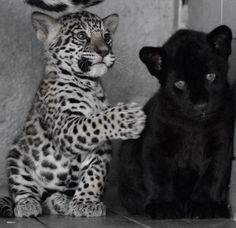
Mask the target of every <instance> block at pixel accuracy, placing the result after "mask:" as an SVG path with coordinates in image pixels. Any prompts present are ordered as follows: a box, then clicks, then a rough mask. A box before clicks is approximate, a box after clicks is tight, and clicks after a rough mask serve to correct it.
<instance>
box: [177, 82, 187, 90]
mask: <svg viewBox="0 0 236 228" xmlns="http://www.w3.org/2000/svg"><path fill="white" fill-rule="evenodd" d="M175 87H176V88H178V89H180V90H184V89H185V82H184V81H177V82H175Z"/></svg>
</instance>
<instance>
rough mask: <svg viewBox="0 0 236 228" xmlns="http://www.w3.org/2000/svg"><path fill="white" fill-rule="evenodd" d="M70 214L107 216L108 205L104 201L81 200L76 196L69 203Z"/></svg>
mask: <svg viewBox="0 0 236 228" xmlns="http://www.w3.org/2000/svg"><path fill="white" fill-rule="evenodd" d="M69 215H70V216H75V217H101V216H106V206H105V204H104V203H103V202H80V201H78V200H77V199H75V198H74V199H72V200H71V202H70V204H69Z"/></svg>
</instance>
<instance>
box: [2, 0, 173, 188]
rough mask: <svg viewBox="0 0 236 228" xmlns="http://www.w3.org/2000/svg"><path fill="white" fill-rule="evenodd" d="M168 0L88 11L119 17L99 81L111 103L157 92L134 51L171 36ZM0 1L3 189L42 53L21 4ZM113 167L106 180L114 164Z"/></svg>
mask: <svg viewBox="0 0 236 228" xmlns="http://www.w3.org/2000/svg"><path fill="white" fill-rule="evenodd" d="M174 1H175V0H147V1H144V0H119V1H118V0H106V1H105V2H104V3H103V4H101V5H100V6H95V7H94V8H91V10H92V11H94V12H96V13H98V14H99V15H100V16H107V15H108V14H110V13H114V12H116V13H118V14H119V15H120V26H119V29H118V31H117V36H116V39H115V42H114V43H115V44H114V52H115V53H116V54H117V63H116V65H115V66H114V68H113V69H112V70H111V71H110V72H109V73H108V74H107V75H106V76H105V78H104V82H105V87H106V88H107V91H108V97H109V98H110V101H111V103H113V104H114V103H116V102H118V101H124V102H128V101H129V102H130V101H133V100H135V101H139V102H140V103H142V104H143V103H144V102H145V101H146V100H147V99H148V98H149V97H150V95H151V94H152V93H153V92H154V91H155V90H156V89H157V86H158V83H157V81H156V80H155V79H154V78H153V77H151V76H150V75H149V73H148V72H147V70H146V68H145V66H144V65H143V64H142V63H141V61H140V60H139V59H138V52H139V50H140V48H141V47H142V46H145V45H161V44H162V43H163V42H164V41H165V40H166V39H167V38H168V37H169V36H170V34H171V33H172V32H173V29H174ZM0 2H1V7H0V37H1V43H0V171H1V172H0V185H3V184H6V172H5V156H6V153H7V151H8V149H9V146H10V144H11V142H12V140H13V138H14V137H15V136H16V135H17V134H19V132H20V131H21V129H22V126H23V124H24V120H25V118H26V115H27V112H28V110H29V107H30V104H31V100H32V97H33V94H34V93H35V91H36V88H37V85H38V83H39V81H40V79H41V74H42V51H41V45H40V44H39V42H38V41H37V40H36V38H35V35H34V32H33V29H32V26H31V23H30V9H28V8H27V7H26V5H24V4H23V0H5V1H4V0H0ZM117 147H118V146H115V148H116V150H117ZM115 153H117V151H116V152H115ZM114 157H115V158H116V156H114ZM114 160H116V159H114ZM113 167H114V168H113V169H112V173H113V174H112V176H114V175H115V174H114V173H115V167H116V165H115V163H114V165H113Z"/></svg>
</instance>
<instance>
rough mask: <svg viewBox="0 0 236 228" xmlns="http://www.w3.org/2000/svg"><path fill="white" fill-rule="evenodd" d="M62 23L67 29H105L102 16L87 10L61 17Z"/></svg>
mask: <svg viewBox="0 0 236 228" xmlns="http://www.w3.org/2000/svg"><path fill="white" fill-rule="evenodd" d="M60 23H61V24H62V26H63V28H64V29H65V30H71V31H73V30H76V29H79V30H86V29H89V30H92V31H101V30H103V29H104V28H103V21H102V19H101V18H100V17H98V16H97V15H95V14H92V13H90V12H87V11H82V12H79V13H73V14H68V15H66V16H63V17H61V18H60Z"/></svg>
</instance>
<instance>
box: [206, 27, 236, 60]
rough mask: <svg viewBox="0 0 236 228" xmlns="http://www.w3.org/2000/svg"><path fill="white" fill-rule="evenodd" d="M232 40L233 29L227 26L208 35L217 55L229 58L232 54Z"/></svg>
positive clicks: (218, 28)
mask: <svg viewBox="0 0 236 228" xmlns="http://www.w3.org/2000/svg"><path fill="white" fill-rule="evenodd" d="M232 38H233V34H232V31H231V29H230V28H229V27H228V26H226V25H221V26H219V27H217V28H215V29H214V30H213V31H212V32H210V33H209V34H208V36H207V41H208V43H209V44H210V45H211V46H212V47H213V48H214V49H215V50H216V52H217V54H219V55H222V56H225V57H226V58H228V57H229V55H230V54H231V41H232Z"/></svg>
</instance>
